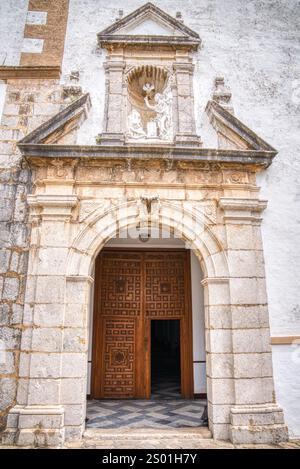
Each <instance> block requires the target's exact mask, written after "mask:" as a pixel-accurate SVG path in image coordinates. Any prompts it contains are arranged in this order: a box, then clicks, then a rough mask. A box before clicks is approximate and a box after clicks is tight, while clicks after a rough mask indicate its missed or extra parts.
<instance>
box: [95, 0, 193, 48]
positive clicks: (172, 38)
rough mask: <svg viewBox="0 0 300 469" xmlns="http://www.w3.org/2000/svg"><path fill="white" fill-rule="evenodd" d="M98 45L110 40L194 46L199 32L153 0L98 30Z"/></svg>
mask: <svg viewBox="0 0 300 469" xmlns="http://www.w3.org/2000/svg"><path fill="white" fill-rule="evenodd" d="M98 40H99V43H100V45H101V46H105V45H107V44H112V43H124V44H126V45H128V44H136V43H139V44H142V43H148V44H149V43H150V44H151V42H152V43H155V44H163V43H165V44H172V45H174V44H176V43H178V45H182V44H184V45H187V46H190V47H191V48H197V47H198V46H199V44H200V42H201V41H200V37H199V35H198V33H196V32H195V31H193V30H192V29H190V28H188V27H187V26H185V25H184V24H183V23H182V22H181V21H178V20H177V19H176V18H173V17H172V16H170V15H169V14H168V13H166V12H164V11H163V10H161V9H160V8H158V7H156V6H155V5H153V4H152V3H146V4H145V5H143V6H142V7H140V8H138V9H137V10H135V11H134V12H132V13H130V14H129V15H127V16H125V17H124V18H122V19H120V20H118V21H116V22H115V23H114V24H113V25H111V26H109V27H108V28H106V29H104V30H103V31H102V32H101V33H99V34H98Z"/></svg>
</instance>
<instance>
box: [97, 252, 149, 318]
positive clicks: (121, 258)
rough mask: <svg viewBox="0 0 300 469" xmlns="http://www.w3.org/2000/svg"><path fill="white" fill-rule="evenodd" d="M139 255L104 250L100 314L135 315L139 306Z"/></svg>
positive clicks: (140, 287)
mask: <svg viewBox="0 0 300 469" xmlns="http://www.w3.org/2000/svg"><path fill="white" fill-rule="evenodd" d="M141 273H142V257H141V255H140V254H138V253H113V252H103V254H102V256H101V270H100V275H101V279H100V281H101V288H100V314H101V316H126V317H135V316H138V315H139V314H140V313H141V308H142V286H141V281H142V278H141Z"/></svg>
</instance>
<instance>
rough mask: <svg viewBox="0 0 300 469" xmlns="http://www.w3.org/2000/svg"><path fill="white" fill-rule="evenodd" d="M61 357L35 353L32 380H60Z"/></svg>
mask: <svg viewBox="0 0 300 469" xmlns="http://www.w3.org/2000/svg"><path fill="white" fill-rule="evenodd" d="M60 365H61V355H60V354H59V353H49V354H46V353H33V354H32V355H31V363H30V376H31V377H32V378H59V377H60V375H61V373H60Z"/></svg>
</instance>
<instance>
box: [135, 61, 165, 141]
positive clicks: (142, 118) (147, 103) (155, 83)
mask: <svg viewBox="0 0 300 469" xmlns="http://www.w3.org/2000/svg"><path fill="white" fill-rule="evenodd" d="M128 98H129V109H130V112H129V114H128V119H127V131H128V134H127V135H128V137H129V138H130V139H134V140H143V141H149V140H165V141H171V140H172V137H173V128H172V127H173V126H172V91H171V87H170V85H169V80H168V76H167V73H166V71H165V70H162V69H161V68H159V67H154V66H148V67H147V66H146V67H145V66H143V67H139V68H138V69H135V70H134V71H133V72H132V73H131V75H130V77H129V80H128Z"/></svg>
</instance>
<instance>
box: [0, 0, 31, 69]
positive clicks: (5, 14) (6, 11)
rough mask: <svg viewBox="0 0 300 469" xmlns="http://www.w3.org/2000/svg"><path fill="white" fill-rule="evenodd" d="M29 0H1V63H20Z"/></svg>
mask: <svg viewBox="0 0 300 469" xmlns="http://www.w3.org/2000/svg"><path fill="white" fill-rule="evenodd" d="M27 8H28V0H1V1H0V65H19V62H20V55H21V49H22V43H23V37H24V28H25V23H26V15H27Z"/></svg>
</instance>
